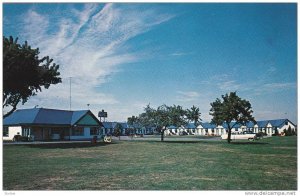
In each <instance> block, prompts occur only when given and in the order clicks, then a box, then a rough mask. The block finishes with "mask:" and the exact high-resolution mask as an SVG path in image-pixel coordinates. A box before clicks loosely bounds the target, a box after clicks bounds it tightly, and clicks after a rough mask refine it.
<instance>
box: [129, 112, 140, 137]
mask: <svg viewBox="0 0 300 196" xmlns="http://www.w3.org/2000/svg"><path fill="white" fill-rule="evenodd" d="M127 124H128V125H129V126H130V129H129V130H130V133H129V134H136V129H137V128H138V127H139V118H138V117H137V116H132V117H128V118H127Z"/></svg>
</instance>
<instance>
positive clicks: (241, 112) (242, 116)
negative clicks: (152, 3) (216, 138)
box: [210, 92, 255, 143]
mask: <svg viewBox="0 0 300 196" xmlns="http://www.w3.org/2000/svg"><path fill="white" fill-rule="evenodd" d="M210 105H211V109H210V115H212V116H213V118H212V123H214V124H216V125H221V124H223V123H224V122H225V123H226V125H227V128H228V138H227V141H228V143H230V141H231V129H232V128H233V127H234V126H235V125H236V124H242V125H245V124H246V123H247V122H249V121H252V122H255V119H254V117H253V116H252V113H253V111H252V108H251V104H250V102H249V101H247V100H245V99H241V98H240V97H239V96H237V94H236V92H230V93H229V94H227V93H226V94H225V95H222V100H221V99H219V98H217V99H216V101H214V102H213V103H211V104H210Z"/></svg>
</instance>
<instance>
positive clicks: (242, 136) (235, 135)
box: [221, 131, 256, 141]
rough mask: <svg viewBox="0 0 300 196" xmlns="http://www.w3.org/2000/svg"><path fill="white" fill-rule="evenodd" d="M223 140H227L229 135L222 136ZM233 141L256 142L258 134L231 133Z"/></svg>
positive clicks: (245, 132)
mask: <svg viewBox="0 0 300 196" xmlns="http://www.w3.org/2000/svg"><path fill="white" fill-rule="evenodd" d="M221 138H222V139H223V140H227V138H228V134H227V133H226V134H223V135H221ZM231 140H249V141H254V140H256V134H255V133H252V132H247V131H244V132H242V133H231Z"/></svg>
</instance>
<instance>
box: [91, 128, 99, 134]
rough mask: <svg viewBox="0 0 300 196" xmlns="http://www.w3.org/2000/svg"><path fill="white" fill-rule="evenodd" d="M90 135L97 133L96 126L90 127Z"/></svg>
mask: <svg viewBox="0 0 300 196" xmlns="http://www.w3.org/2000/svg"><path fill="white" fill-rule="evenodd" d="M90 135H98V129H97V127H90Z"/></svg>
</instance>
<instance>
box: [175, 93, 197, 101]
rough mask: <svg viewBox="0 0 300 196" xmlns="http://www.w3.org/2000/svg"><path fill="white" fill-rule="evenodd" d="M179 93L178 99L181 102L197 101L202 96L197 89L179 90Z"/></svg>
mask: <svg viewBox="0 0 300 196" xmlns="http://www.w3.org/2000/svg"><path fill="white" fill-rule="evenodd" d="M177 94H178V95H177V97H176V99H177V101H180V102H191V101H196V100H197V99H198V98H199V97H200V94H199V93H198V92H195V91H177Z"/></svg>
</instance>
